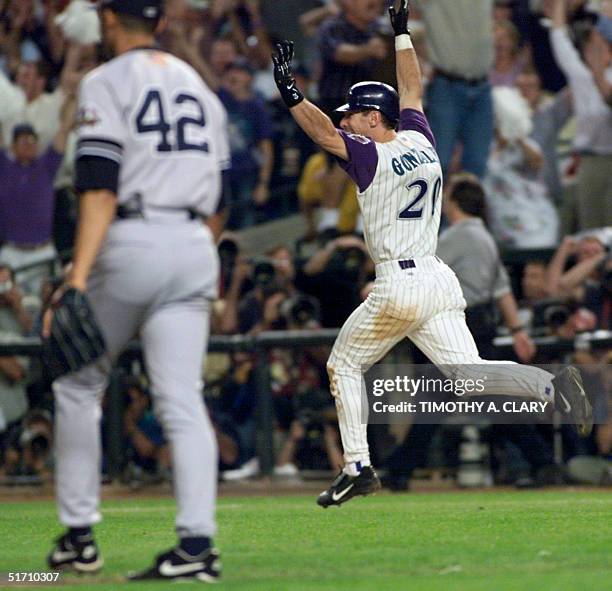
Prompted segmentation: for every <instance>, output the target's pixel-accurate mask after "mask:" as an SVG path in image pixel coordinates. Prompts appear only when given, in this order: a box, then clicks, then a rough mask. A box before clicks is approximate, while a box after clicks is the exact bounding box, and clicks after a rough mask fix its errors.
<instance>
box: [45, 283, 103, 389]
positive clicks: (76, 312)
mask: <svg viewBox="0 0 612 591" xmlns="http://www.w3.org/2000/svg"><path fill="white" fill-rule="evenodd" d="M56 297H57V299H56V300H55V301H54V302H53V303H52V304H51V307H52V309H53V317H52V319H51V326H50V331H49V335H48V336H47V337H43V348H42V359H43V362H44V363H45V366H46V367H47V370H48V371H49V374H50V376H51V378H52V379H53V380H55V379H57V378H59V377H61V376H63V375H65V374H68V373H72V372H75V371H77V370H79V369H81V368H82V367H85V366H86V365H89V364H90V363H92V362H93V361H95V360H96V359H98V358H100V357H101V356H102V355H103V354H104V353H105V352H106V343H105V342H104V336H103V335H102V332H101V331H100V327H99V326H98V323H97V321H96V317H95V315H94V312H93V310H92V309H91V306H90V304H89V300H88V299H87V296H86V295H85V294H84V293H83V292H81V291H79V290H78V289H75V288H73V287H68V288H66V289H65V290H63V291H62V292H60V293H59V294H58V296H56Z"/></svg>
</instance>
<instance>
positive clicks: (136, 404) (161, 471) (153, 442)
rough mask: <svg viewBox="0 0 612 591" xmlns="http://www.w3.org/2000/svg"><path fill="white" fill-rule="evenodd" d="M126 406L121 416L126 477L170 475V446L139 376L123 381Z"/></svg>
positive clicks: (137, 478) (132, 479)
mask: <svg viewBox="0 0 612 591" xmlns="http://www.w3.org/2000/svg"><path fill="white" fill-rule="evenodd" d="M125 385H126V396H127V406H126V409H125V413H124V415H123V426H124V433H125V436H126V438H127V443H128V456H129V458H130V465H129V467H128V471H129V473H130V480H131V481H134V480H142V479H143V476H145V474H146V475H147V476H149V477H151V476H155V477H163V478H167V477H168V476H169V474H170V462H171V455H170V448H169V446H168V442H167V441H166V439H165V437H164V434H163V431H162V427H161V425H160V423H159V421H158V420H157V417H156V416H155V414H154V412H153V409H152V404H151V396H150V394H149V393H148V392H147V390H146V388H145V387H144V386H143V384H142V382H141V380H140V379H139V378H131V379H128V380H126V384H125Z"/></svg>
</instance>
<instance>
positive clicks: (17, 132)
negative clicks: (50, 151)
mask: <svg viewBox="0 0 612 591" xmlns="http://www.w3.org/2000/svg"><path fill="white" fill-rule="evenodd" d="M22 135H31V136H33V137H35V138H36V139H38V134H37V133H36V130H35V129H34V128H33V127H32V126H31V125H30V124H29V123H19V124H18V125H15V127H13V142H16V141H17V139H18V138H19V137H20V136H22Z"/></svg>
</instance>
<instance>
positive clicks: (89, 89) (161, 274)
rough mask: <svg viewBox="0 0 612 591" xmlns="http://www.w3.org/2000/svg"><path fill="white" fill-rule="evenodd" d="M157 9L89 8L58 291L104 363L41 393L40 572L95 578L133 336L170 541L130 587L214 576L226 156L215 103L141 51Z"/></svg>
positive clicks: (169, 63)
mask: <svg viewBox="0 0 612 591" xmlns="http://www.w3.org/2000/svg"><path fill="white" fill-rule="evenodd" d="M162 4H163V0H106V1H105V2H102V3H101V6H100V19H101V23H102V30H103V42H104V44H105V46H106V49H107V50H108V51H110V52H111V53H112V54H113V55H114V58H113V59H111V60H110V61H108V62H107V63H105V64H103V65H101V66H100V67H98V68H97V69H95V70H94V71H92V72H91V73H89V74H88V75H87V76H86V77H85V78H84V80H83V81H82V83H81V87H80V92H79V124H80V127H79V139H78V145H77V152H76V185H77V188H78V190H79V192H80V194H81V197H80V213H79V223H78V230H77V238H76V247H75V253H74V259H73V266H72V271H71V272H70V275H69V277H68V278H67V287H64V289H69V290H75V289H76V290H79V291H80V292H85V293H86V294H87V297H88V299H89V301H90V303H91V307H92V309H93V311H94V313H95V316H96V318H97V321H98V323H99V325H100V328H101V331H102V333H103V336H104V340H105V342H106V349H107V352H106V354H105V355H104V356H103V357H101V358H100V359H98V361H96V362H94V363H90V364H88V365H86V366H85V367H84V368H83V369H80V370H77V371H74V372H72V373H68V374H67V375H65V376H63V377H60V378H59V379H57V380H56V381H55V382H54V384H53V390H54V393H55V400H56V453H57V471H56V482H57V485H56V486H57V502H58V507H59V519H60V521H61V523H62V524H63V525H64V526H66V528H67V531H66V533H65V534H63V535H62V536H61V537H60V538H59V539H58V540H57V543H56V546H55V548H54V549H53V551H52V552H51V554H50V555H49V557H48V563H49V566H50V567H51V568H52V569H54V570H56V569H59V568H71V569H74V570H76V571H79V572H95V571H97V570H98V569H100V568H101V567H102V564H103V561H102V557H101V555H100V553H99V550H98V547H97V545H96V542H95V540H94V536H93V532H92V527H93V526H94V525H95V524H96V523H98V522H99V521H100V519H101V516H100V511H99V504H100V460H101V445H100V436H99V422H100V414H101V409H100V399H101V396H102V394H103V392H104V390H105V387H106V385H107V381H108V380H107V378H108V373H109V370H110V367H111V365H112V363H113V361H114V360H115V359H116V357H117V355H118V354H119V353H120V352H121V351H122V349H123V348H124V347H125V346H126V345H127V344H128V342H129V341H130V340H131V339H132V338H134V337H135V336H137V335H140V339H141V342H142V345H143V350H144V359H145V363H146V368H147V372H148V376H149V380H150V383H151V389H152V393H153V399H154V404H155V407H156V411H157V414H158V416H159V418H160V420H161V423H162V425H163V428H164V432H165V435H166V437H167V438H168V439H169V441H170V443H171V449H172V469H173V481H174V490H175V496H176V500H177V515H176V532H177V534H178V538H179V541H178V544H177V546H176V547H175V548H172V549H171V550H169V551H167V552H164V553H162V554H160V555H159V556H158V557H157V559H156V560H155V563H154V564H153V565H152V566H151V567H150V568H148V569H146V570H144V571H143V572H140V573H137V574H134V575H131V576H130V578H134V579H193V580H200V581H207V582H210V581H215V580H217V579H218V578H219V576H220V561H219V557H218V552H217V551H216V550H215V549H214V548H213V545H212V543H213V542H212V539H213V536H214V534H215V531H216V524H215V501H216V486H217V469H216V466H217V447H216V440H215V436H214V432H213V429H212V426H211V423H210V420H209V417H208V415H207V412H206V409H205V406H204V403H203V399H202V394H201V391H202V374H201V371H202V364H203V359H204V356H205V353H206V345H207V340H208V323H209V312H210V305H211V304H210V303H211V301H212V300H213V299H214V298H215V297H216V289H217V287H216V286H217V275H218V268H219V263H218V257H217V251H216V246H215V237H214V235H213V231H212V229H211V228H213V227H215V224H216V223H217V221H218V218H220V217H221V216H222V213H220V202H221V197H222V196H221V192H222V176H223V175H222V170H223V169H224V168H227V167H228V162H229V146H228V141H227V136H226V129H225V128H226V115H225V111H224V109H223V107H222V106H221V103H220V102H219V100H218V99H217V97H216V95H215V94H214V93H213V92H212V91H211V90H210V89H209V88H208V87H207V86H206V84H204V82H203V81H202V80H201V78H200V77H199V76H198V74H196V72H195V71H194V70H193V69H192V68H191V66H189V65H188V64H186V63H185V62H183V61H181V60H179V59H177V58H176V57H174V56H172V55H169V54H167V53H165V52H163V51H160V50H158V49H156V48H155V47H154V34H155V32H156V30H158V28H159V24H160V19H161V17H162ZM203 220H206V223H204V222H203ZM52 315H53V312H52V311H50V312H48V315H47V316H46V317H45V328H44V329H43V335H45V333H46V335H47V336H48V335H49V332H50V330H51V327H52V325H53V324H52V323H53V318H52Z"/></svg>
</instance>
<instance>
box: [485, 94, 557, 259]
mask: <svg viewBox="0 0 612 591" xmlns="http://www.w3.org/2000/svg"><path fill="white" fill-rule="evenodd" d="M493 97H494V102H495V142H494V144H493V149H492V151H491V154H490V157H489V163H488V167H487V171H486V174H485V178H484V181H483V184H484V188H485V193H486V196H487V218H488V220H489V223H490V226H491V232H492V234H493V236H494V237H495V239H496V241H497V242H498V243H499V244H500V245H501V246H504V247H506V248H513V249H521V248H549V247H552V246H554V245H555V244H556V243H557V240H558V227H559V220H558V215H557V212H556V209H555V208H554V206H553V204H552V202H551V201H550V199H549V197H548V193H547V191H546V185H545V184H544V181H543V177H542V168H543V165H544V158H543V156H542V151H541V149H540V147H539V146H538V145H537V144H536V143H535V142H534V141H533V140H531V139H530V138H529V134H530V133H531V130H532V124H531V116H530V112H529V106H528V105H527V103H526V101H525V100H524V99H523V98H522V97H521V95H520V93H519V92H518V90H516V89H513V88H502V87H497V88H496V89H495V90H494V92H493Z"/></svg>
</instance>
